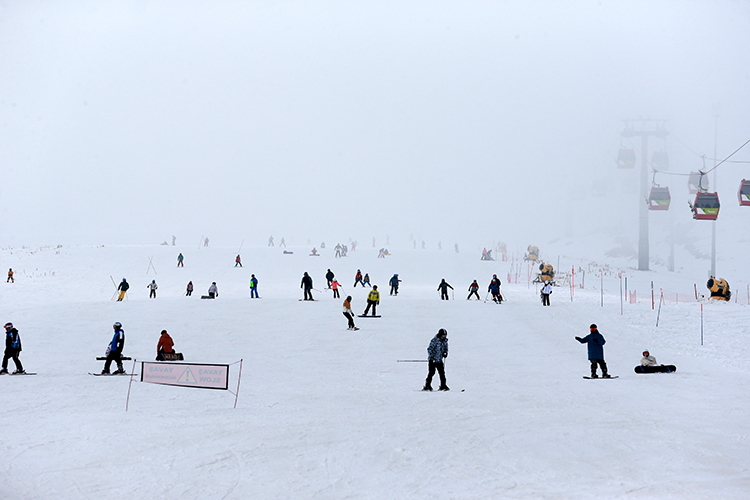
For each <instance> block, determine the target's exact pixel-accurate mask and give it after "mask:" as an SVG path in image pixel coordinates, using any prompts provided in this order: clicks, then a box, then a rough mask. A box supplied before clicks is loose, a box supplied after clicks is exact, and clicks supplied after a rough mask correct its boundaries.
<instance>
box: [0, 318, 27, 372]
mask: <svg viewBox="0 0 750 500" xmlns="http://www.w3.org/2000/svg"><path fill="white" fill-rule="evenodd" d="M19 354H21V336H20V335H18V330H17V329H15V328H13V323H5V355H4V356H3V368H2V370H0V374H6V373H8V360H9V359H12V360H13V363H15V365H16V371H14V372H13V375H18V374H21V373H26V372H25V371H24V370H23V365H22V364H21V360H20V359H18V355H19Z"/></svg>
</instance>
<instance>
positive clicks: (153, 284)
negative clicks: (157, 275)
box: [146, 280, 159, 299]
mask: <svg viewBox="0 0 750 500" xmlns="http://www.w3.org/2000/svg"><path fill="white" fill-rule="evenodd" d="M146 288H148V289H149V290H151V291H150V292H149V294H148V298H149V299H155V298H156V289H157V288H159V285H157V284H156V280H151V283H149V284H148V285H146Z"/></svg>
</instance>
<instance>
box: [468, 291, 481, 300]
mask: <svg viewBox="0 0 750 500" xmlns="http://www.w3.org/2000/svg"><path fill="white" fill-rule="evenodd" d="M472 295H474V296H476V298H477V300H482V299H480V298H479V294H478V293H477V291H476V290H472V291H471V293H470V294H469V296H468V297H466V300H469V299H470V298H471V296H472Z"/></svg>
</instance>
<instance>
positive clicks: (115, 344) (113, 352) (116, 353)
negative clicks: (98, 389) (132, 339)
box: [102, 321, 125, 375]
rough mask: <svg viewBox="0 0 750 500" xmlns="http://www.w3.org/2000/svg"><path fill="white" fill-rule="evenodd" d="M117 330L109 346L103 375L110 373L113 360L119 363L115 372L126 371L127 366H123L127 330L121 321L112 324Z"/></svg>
mask: <svg viewBox="0 0 750 500" xmlns="http://www.w3.org/2000/svg"><path fill="white" fill-rule="evenodd" d="M112 328H114V330H115V336H114V337H112V342H110V343H109V346H108V347H107V360H106V361H105V362H104V369H103V370H102V375H109V367H110V365H111V364H112V361H114V362H115V363H117V370H116V371H115V373H125V368H123V367H122V350H123V349H124V348H125V331H124V330H123V329H122V323H120V322H119V321H118V322H117V323H115V324H114V325H112Z"/></svg>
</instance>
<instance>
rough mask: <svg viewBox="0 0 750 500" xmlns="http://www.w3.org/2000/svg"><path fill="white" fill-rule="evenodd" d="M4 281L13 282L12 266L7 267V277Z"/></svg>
mask: <svg viewBox="0 0 750 500" xmlns="http://www.w3.org/2000/svg"><path fill="white" fill-rule="evenodd" d="M5 282H6V283H15V282H16V280H14V279H13V268H11V269H8V279H7V280H5Z"/></svg>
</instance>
